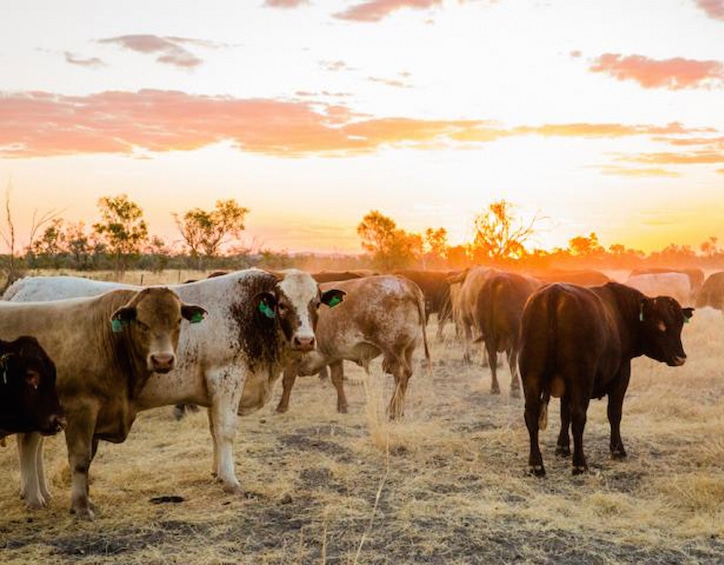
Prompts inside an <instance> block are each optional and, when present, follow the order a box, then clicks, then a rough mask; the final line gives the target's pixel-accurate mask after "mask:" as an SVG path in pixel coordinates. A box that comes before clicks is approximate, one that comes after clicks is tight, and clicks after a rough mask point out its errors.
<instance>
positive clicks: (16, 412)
mask: <svg viewBox="0 0 724 565" xmlns="http://www.w3.org/2000/svg"><path fill="white" fill-rule="evenodd" d="M0 373H1V375H0V437H4V436H6V435H10V434H14V433H26V432H40V433H41V434H44V435H52V434H55V433H57V432H59V431H60V430H62V429H63V427H64V426H65V417H64V416H63V411H62V409H61V408H60V401H59V400H58V394H57V392H56V390H55V378H56V376H55V364H54V363H53V361H52V360H51V359H50V357H48V355H47V354H46V353H45V350H44V349H43V348H42V347H40V344H39V343H38V340H37V339H35V338H34V337H28V336H21V337H19V338H17V339H16V340H14V341H3V340H0Z"/></svg>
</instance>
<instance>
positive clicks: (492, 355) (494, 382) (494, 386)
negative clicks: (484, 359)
mask: <svg viewBox="0 0 724 565" xmlns="http://www.w3.org/2000/svg"><path fill="white" fill-rule="evenodd" d="M497 348H498V347H497V343H495V340H494V339H492V336H491V337H490V338H489V339H487V340H486V341H485V350H486V351H487V353H488V362H489V365H490V376H491V381H490V393H491V394H500V384H498V352H497Z"/></svg>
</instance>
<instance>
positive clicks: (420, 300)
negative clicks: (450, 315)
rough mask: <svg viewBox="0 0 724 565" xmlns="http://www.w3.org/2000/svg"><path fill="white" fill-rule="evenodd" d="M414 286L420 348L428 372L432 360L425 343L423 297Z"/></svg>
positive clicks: (425, 327) (425, 328)
mask: <svg viewBox="0 0 724 565" xmlns="http://www.w3.org/2000/svg"><path fill="white" fill-rule="evenodd" d="M412 284H413V285H414V291H415V292H414V294H415V302H416V303H417V314H418V317H419V320H420V326H422V346H423V348H424V350H425V364H426V365H427V368H428V371H431V370H432V360H431V356H430V347H429V346H428V343H427V314H426V311H425V297H424V295H423V293H422V290H420V288H419V287H418V286H417V285H415V283H412Z"/></svg>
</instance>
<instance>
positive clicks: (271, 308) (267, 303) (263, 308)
mask: <svg viewBox="0 0 724 565" xmlns="http://www.w3.org/2000/svg"><path fill="white" fill-rule="evenodd" d="M254 304H255V307H256V308H257V310H259V312H261V313H262V315H264V317H266V318H269V319H270V320H273V319H274V318H276V317H277V311H276V310H277V297H276V296H274V294H272V293H271V292H260V293H259V294H257V295H256V296H255V297H254Z"/></svg>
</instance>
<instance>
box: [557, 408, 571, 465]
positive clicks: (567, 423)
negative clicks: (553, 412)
mask: <svg viewBox="0 0 724 565" xmlns="http://www.w3.org/2000/svg"><path fill="white" fill-rule="evenodd" d="M570 427H571V409H570V399H569V398H568V395H567V394H565V395H563V396H562V397H561V431H560V432H559V433H558V442H557V443H556V455H558V456H560V457H570V456H571V436H570V435H569V433H568V428H570Z"/></svg>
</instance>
